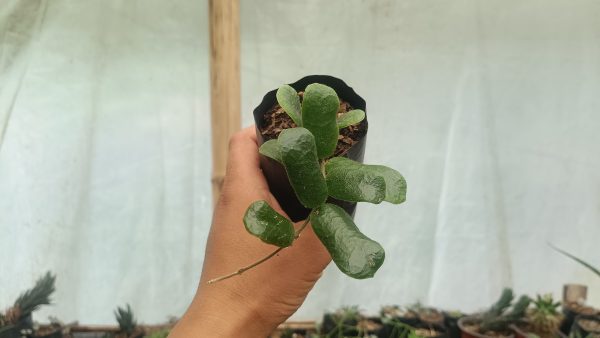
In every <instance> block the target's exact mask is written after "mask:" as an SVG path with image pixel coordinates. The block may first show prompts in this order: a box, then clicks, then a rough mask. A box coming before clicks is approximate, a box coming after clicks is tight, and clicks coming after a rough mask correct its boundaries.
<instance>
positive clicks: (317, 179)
mask: <svg viewBox="0 0 600 338" xmlns="http://www.w3.org/2000/svg"><path fill="white" fill-rule="evenodd" d="M277 142H278V143H279V146H280V147H281V161H282V163H283V166H284V167H285V170H286V172H287V175H288V178H289V180H290V183H291V185H292V188H294V192H295V193H296V196H297V197H298V200H299V201H300V203H302V205H304V206H305V207H307V208H309V209H312V208H315V207H317V206H319V205H321V204H323V203H324V202H325V200H326V199H327V183H325V177H323V173H322V172H321V167H320V165H319V159H318V158H317V149H316V146H315V138H314V136H313V135H312V134H311V133H310V131H308V130H307V129H304V128H291V129H285V130H283V131H282V132H281V134H279V138H278V139H277Z"/></svg>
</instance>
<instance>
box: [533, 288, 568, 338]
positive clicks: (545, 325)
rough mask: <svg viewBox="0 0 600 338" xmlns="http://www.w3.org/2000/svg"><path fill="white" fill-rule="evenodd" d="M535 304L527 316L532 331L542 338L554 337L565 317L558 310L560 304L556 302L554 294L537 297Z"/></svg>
mask: <svg viewBox="0 0 600 338" xmlns="http://www.w3.org/2000/svg"><path fill="white" fill-rule="evenodd" d="M533 304H534V305H535V306H534V307H533V308H532V309H531V311H529V313H528V314H527V318H528V319H529V325H530V328H531V331H533V333H535V334H537V335H539V336H541V337H551V336H553V335H554V334H555V333H556V332H557V331H558V329H559V327H560V324H561V321H562V320H563V316H562V314H561V313H560V312H559V310H558V307H559V306H560V302H555V301H554V299H553V298H552V294H546V295H543V296H540V295H537V297H536V299H535V300H533Z"/></svg>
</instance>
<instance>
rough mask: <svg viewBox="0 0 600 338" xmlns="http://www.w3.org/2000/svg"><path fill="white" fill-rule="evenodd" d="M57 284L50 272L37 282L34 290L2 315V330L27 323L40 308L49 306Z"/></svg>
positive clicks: (20, 298)
mask: <svg viewBox="0 0 600 338" xmlns="http://www.w3.org/2000/svg"><path fill="white" fill-rule="evenodd" d="M55 282H56V276H55V275H53V274H52V273H50V271H48V272H46V274H45V275H44V276H42V277H41V278H40V279H38V280H37V281H36V282H35V285H34V286H33V288H31V289H29V290H27V291H25V292H23V293H22V294H21V295H19V297H18V298H17V300H16V301H15V303H14V304H13V306H11V307H9V308H8V309H7V310H6V311H5V312H4V313H2V314H0V329H1V328H4V327H9V326H10V327H12V326H16V325H18V324H20V323H22V322H23V321H25V320H26V319H27V318H28V317H29V316H30V315H31V314H32V313H33V312H34V311H36V310H37V309H39V307H40V306H42V305H49V304H50V303H51V300H50V296H52V294H53V293H54V291H55V287H54V284H55Z"/></svg>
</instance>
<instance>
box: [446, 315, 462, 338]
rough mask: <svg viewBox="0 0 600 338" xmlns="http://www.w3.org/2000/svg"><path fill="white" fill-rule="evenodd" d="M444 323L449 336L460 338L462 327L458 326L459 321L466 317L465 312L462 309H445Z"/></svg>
mask: <svg viewBox="0 0 600 338" xmlns="http://www.w3.org/2000/svg"><path fill="white" fill-rule="evenodd" d="M443 314H444V325H445V326H446V330H447V332H448V337H449V338H460V328H459V327H458V321H459V320H460V319H461V318H462V317H464V316H465V315H464V313H462V312H460V311H456V310H454V311H444V312H443Z"/></svg>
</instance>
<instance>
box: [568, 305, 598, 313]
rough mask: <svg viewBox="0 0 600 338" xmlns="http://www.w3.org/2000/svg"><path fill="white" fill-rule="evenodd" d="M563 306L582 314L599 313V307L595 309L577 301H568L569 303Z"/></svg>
mask: <svg viewBox="0 0 600 338" xmlns="http://www.w3.org/2000/svg"><path fill="white" fill-rule="evenodd" d="M563 308H566V309H568V310H571V311H573V312H575V313H578V314H582V315H595V314H597V313H599V311H598V310H597V309H594V308H593V307H590V306H585V305H581V304H577V303H567V304H565V305H563Z"/></svg>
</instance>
